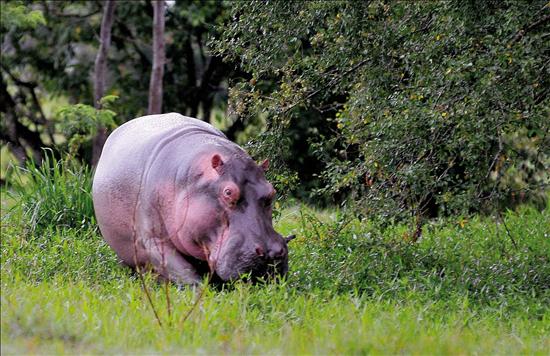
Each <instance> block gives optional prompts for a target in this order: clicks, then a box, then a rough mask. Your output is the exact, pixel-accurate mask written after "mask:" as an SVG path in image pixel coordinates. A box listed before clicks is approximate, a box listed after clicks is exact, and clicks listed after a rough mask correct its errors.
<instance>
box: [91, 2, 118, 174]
mask: <svg viewBox="0 0 550 356" xmlns="http://www.w3.org/2000/svg"><path fill="white" fill-rule="evenodd" d="M115 5H116V2H115V1H114V0H106V1H105V2H104V7H103V19H102V20H101V31H100V39H99V50H98V51H97V56H96V58H95V66H94V106H95V107H96V109H100V108H101V104H100V102H99V101H100V100H101V98H102V97H103V95H104V94H105V76H106V74H107V54H108V53H109V47H110V46H111V28H112V27H113V20H114V17H115V15H114V14H115ZM106 139H107V130H106V129H105V128H104V127H101V128H99V130H98V132H97V135H96V137H94V142H93V148H92V165H93V166H95V165H96V164H97V162H98V161H99V156H100V155H101V150H102V149H103V145H104V144H105V140H106Z"/></svg>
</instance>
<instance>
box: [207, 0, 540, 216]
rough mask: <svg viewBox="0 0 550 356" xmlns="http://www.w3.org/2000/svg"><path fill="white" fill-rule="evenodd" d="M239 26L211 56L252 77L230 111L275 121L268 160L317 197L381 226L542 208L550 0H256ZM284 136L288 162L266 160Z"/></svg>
mask: <svg viewBox="0 0 550 356" xmlns="http://www.w3.org/2000/svg"><path fill="white" fill-rule="evenodd" d="M231 18H232V21H229V22H227V23H226V25H225V26H224V28H223V30H222V31H220V32H221V35H220V38H219V40H217V41H214V45H215V46H216V49H217V53H219V54H220V55H223V56H224V58H225V59H226V60H228V61H234V62H237V63H239V64H240V66H241V68H242V69H243V70H244V71H246V72H248V73H250V75H251V78H250V79H249V78H247V79H246V80H241V81H238V82H237V83H236V84H235V85H234V86H233V87H232V88H231V94H230V101H231V105H232V109H233V110H234V111H235V112H237V113H238V115H240V116H242V117H243V118H245V119H246V118H250V120H254V118H256V117H266V118H267V120H268V133H267V134H266V135H265V136H264V137H263V139H262V138H260V141H261V143H260V149H259V152H262V153H263V152H266V151H267V152H272V151H274V152H277V155H276V156H277V157H276V158H278V159H279V160H280V162H281V164H289V163H288V162H290V165H291V167H292V168H293V169H294V170H296V171H297V172H298V174H299V177H300V178H301V179H302V180H303V181H305V183H306V184H308V186H307V188H316V189H317V193H318V195H317V199H319V196H320V197H322V196H323V195H327V194H329V195H332V196H333V197H334V198H336V201H337V202H340V201H342V200H343V198H346V197H348V198H350V199H348V201H350V202H351V201H356V202H359V203H360V205H361V207H362V209H363V211H364V212H365V213H367V214H369V215H370V216H377V217H380V218H383V219H388V218H397V219H403V218H408V217H410V216H411V215H412V216H413V217H416V219H422V218H424V217H433V216H440V215H452V214H465V213H471V212H475V211H486V210H491V211H492V210H495V208H496V209H497V210H498V209H501V208H502V206H499V204H502V205H504V206H508V207H509V206H512V205H514V204H516V203H517V202H518V201H519V202H521V201H527V200H530V201H536V202H538V203H539V204H541V206H544V203H543V199H544V197H545V196H546V193H545V192H546V191H547V187H548V184H549V183H550V177H549V175H548V171H549V168H550V137H549V136H548V135H547V133H548V131H549V130H550V127H549V126H548V122H549V121H548V117H549V116H550V109H549V103H550V102H549V97H548V88H549V87H550V83H549V82H548V78H550V75H549V70H550V68H549V67H548V64H549V63H550V62H549V58H548V51H547V50H546V49H547V48H548V30H549V27H548V25H549V23H550V7H549V6H548V4H547V1H544V0H541V1H533V2H530V3H529V4H525V3H521V2H517V1H489V2H487V1H485V2H478V1H466V2H464V1H447V2H443V3H441V2H434V1H412V2H410V1H401V2H387V1H362V2H359V3H356V2H350V1H328V2H327V1H310V2H305V3H304V2H301V1H273V2H270V3H268V4H266V3H265V2H263V1H255V2H252V3H250V2H246V3H243V2H241V3H238V4H235V6H232V7H231ZM280 137H288V138H289V139H290V142H289V144H290V145H291V147H292V148H291V149H289V150H288V151H287V153H288V155H286V156H285V155H281V154H280V153H281V150H280V149H272V150H269V149H268V150H266V146H274V147H277V148H278V147H280V146H281V141H280V139H279V138H280ZM308 143H309V145H308ZM308 146H309V147H308ZM283 153H284V151H283ZM316 165H317V167H315V166H316ZM315 174H316V175H317V177H318V178H319V179H320V180H319V181H318V180H315V179H311V178H312V176H313V177H315ZM419 223H421V221H419Z"/></svg>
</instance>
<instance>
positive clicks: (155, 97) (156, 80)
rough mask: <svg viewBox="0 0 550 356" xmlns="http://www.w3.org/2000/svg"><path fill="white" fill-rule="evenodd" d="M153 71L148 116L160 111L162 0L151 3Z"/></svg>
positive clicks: (162, 35)
mask: <svg viewBox="0 0 550 356" xmlns="http://www.w3.org/2000/svg"><path fill="white" fill-rule="evenodd" d="M153 9H154V15H153V69H152V71H151V81H150V82H149V108H148V110H147V112H148V113H149V114H160V113H161V110H162V77H163V75H164V62H165V53H164V0H160V1H153Z"/></svg>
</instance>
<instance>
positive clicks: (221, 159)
mask: <svg viewBox="0 0 550 356" xmlns="http://www.w3.org/2000/svg"><path fill="white" fill-rule="evenodd" d="M265 169H267V161H265V162H264V163H263V164H262V167H260V166H258V165H257V164H256V163H255V162H254V161H253V160H252V159H251V158H250V156H248V154H247V153H246V152H245V151H244V150H243V149H242V148H240V147H239V146H238V145H236V144H234V143H232V142H231V141H229V140H228V139H227V138H226V137H225V136H224V135H223V133H221V132H220V131H218V130H217V129H215V128H214V127H212V126H210V125H209V124H207V123H205V122H203V121H200V120H197V119H193V118H189V117H185V116H182V115H180V114H176V113H170V114H163V115H151V116H144V117H140V118H137V119H135V120H131V121H129V122H127V123H125V124H124V125H122V126H120V127H119V128H117V129H116V130H115V131H114V132H113V133H112V134H111V135H110V136H109V138H108V139H107V142H106V143H105V147H104V148H103V152H102V154H101V158H100V160H99V163H98V165H97V168H96V171H95V176H94V182H93V200H94V209H95V213H96V217H97V221H98V224H99V228H100V230H101V233H102V235H103V237H104V238H105V240H106V241H107V243H108V244H109V245H110V246H111V247H112V248H113V250H115V252H116V253H117V255H118V257H119V258H120V259H121V260H122V261H123V262H124V263H125V264H127V265H129V266H132V267H135V266H136V265H138V266H144V265H150V266H152V267H153V268H154V269H155V271H156V272H157V273H159V274H160V275H162V276H163V277H165V278H168V279H169V280H171V281H173V282H175V283H178V284H193V283H198V282H199V281H200V280H201V279H202V277H203V275H204V273H205V271H204V268H202V269H201V266H203V267H204V266H205V265H206V263H207V264H208V266H209V268H210V269H211V270H213V271H212V272H215V274H216V275H217V276H218V277H219V278H220V279H221V280H223V281H228V280H232V279H236V278H238V277H239V276H240V275H242V274H243V273H250V274H251V275H252V276H266V275H270V274H271V273H272V272H275V273H278V274H285V273H286V272H287V270H288V249H287V241H286V240H285V239H283V238H282V237H281V235H279V234H278V233H277V232H276V231H275V230H274V229H273V225H272V217H271V202H272V200H273V197H274V195H275V191H274V189H273V186H272V185H271V184H270V183H269V182H268V181H267V180H266V179H265V175H264V170H265Z"/></svg>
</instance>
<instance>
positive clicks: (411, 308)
mask: <svg viewBox="0 0 550 356" xmlns="http://www.w3.org/2000/svg"><path fill="white" fill-rule="evenodd" d="M66 164H67V163H63V162H58V161H55V160H54V159H50V160H49V161H48V164H47V165H42V167H41V168H39V169H38V168H32V167H33V166H32V165H29V168H28V169H27V170H25V171H24V172H21V173H20V174H19V175H18V177H19V179H20V181H22V182H25V183H24V184H21V185H14V186H12V187H11V190H10V192H11V193H9V194H8V195H7V196H6V195H5V194H6V192H5V191H3V192H2V194H3V199H2V202H3V204H4V205H3V207H2V208H3V209H2V211H3V214H2V253H1V261H2V266H1V267H2V268H1V273H2V275H1V277H2V305H1V306H2V318H1V320H2V324H1V326H2V327H1V343H2V353H19V352H38V353H44V352H55V353H58V352H64V353H74V352H140V353H143V352H167V353H170V352H176V351H177V352H207V353H242V352H248V353H265V352H269V353H285V354H287V353H327V352H331V353H333V352H334V353H357V352H374V353H397V352H405V353H474V352H476V353H539V354H543V353H544V352H545V350H547V349H548V347H549V346H550V338H549V337H548V335H549V334H550V310H549V308H548V305H550V288H549V286H550V279H549V278H550V253H549V251H550V240H549V238H548V227H547V222H548V221H549V220H550V215H549V213H550V207H547V208H546V209H545V210H543V211H542V212H539V211H537V210H536V209H533V208H528V207H524V208H521V209H519V210H518V212H512V211H510V212H508V213H506V214H504V216H503V220H502V221H498V220H493V219H490V218H473V219H471V220H467V219H465V218H453V219H443V220H437V221H433V222H432V223H430V225H429V228H428V229H427V230H426V233H425V234H424V237H423V238H422V240H421V241H419V242H418V243H416V244H411V243H409V242H406V241H404V239H403V234H404V233H406V231H407V228H406V226H401V225H394V226H392V227H391V228H386V229H382V228H381V227H380V226H377V225H376V224H375V223H374V222H372V221H371V222H369V221H366V220H359V219H356V218H353V217H350V216H348V215H346V214H345V213H343V212H340V213H339V212H336V213H329V212H320V211H315V210H311V209H309V208H307V207H306V206H301V207H288V208H285V209H283V210H282V212H281V217H280V218H279V219H278V221H277V223H276V225H277V226H276V227H277V229H278V230H279V231H280V232H281V233H283V234H287V233H295V234H297V235H298V236H299V238H297V239H296V240H295V241H293V243H292V245H291V256H290V274H289V275H288V277H287V278H286V279H285V280H283V281H279V282H278V283H272V282H269V283H267V284H259V285H250V284H248V283H245V282H237V283H234V284H233V285H229V286H225V287H223V288H222V289H221V290H220V289H216V288H215V287H212V286H207V285H203V286H200V287H199V288H198V289H192V288H184V289H178V288H176V287H175V286H170V288H169V295H170V303H171V309H172V310H173V312H172V313H171V314H168V312H167V306H166V298H165V290H164V288H163V287H162V285H160V284H159V283H158V282H156V280H155V279H154V278H153V277H152V276H148V278H147V285H148V286H149V290H150V293H151V296H152V299H153V301H154V304H155V306H156V308H157V311H158V312H159V315H160V319H161V320H162V321H163V327H162V328H161V327H159V325H158V324H157V323H156V321H155V318H154V316H153V313H152V311H151V308H150V306H149V304H148V302H147V300H146V298H145V295H144V293H143V291H142V289H141V285H140V282H139V279H138V278H137V276H136V275H135V274H132V272H131V271H130V270H129V269H127V268H125V267H123V266H121V265H119V263H118V262H117V260H116V257H115V255H114V253H113V251H112V250H111V249H110V248H109V247H108V246H107V245H106V244H105V242H104V241H103V240H102V238H101V236H100V235H99V233H98V230H97V227H96V226H95V223H94V219H93V215H92V209H91V199H90V194H89V189H90V173H89V171H87V170H85V169H81V168H79V167H77V166H76V167H75V166H71V165H69V166H67V165H66ZM31 207H32V209H29V208H31ZM201 291H202V292H201ZM195 303H197V305H195Z"/></svg>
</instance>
